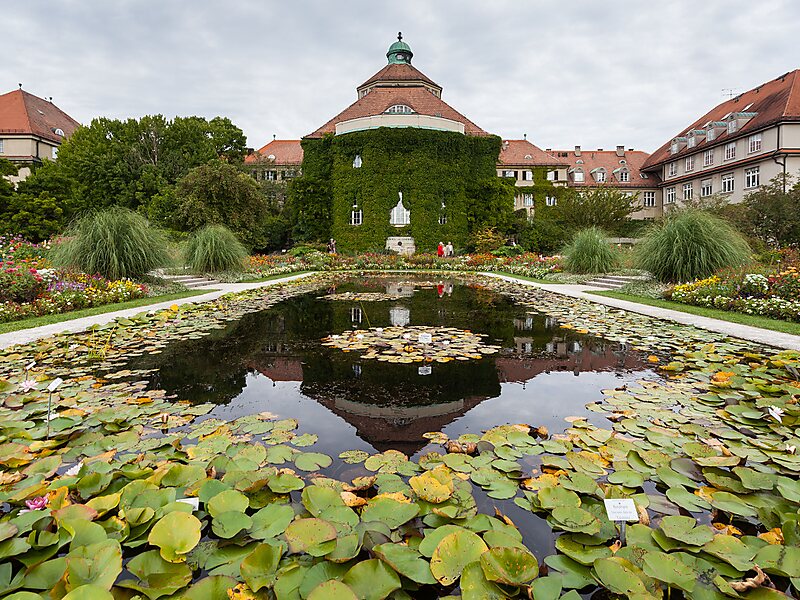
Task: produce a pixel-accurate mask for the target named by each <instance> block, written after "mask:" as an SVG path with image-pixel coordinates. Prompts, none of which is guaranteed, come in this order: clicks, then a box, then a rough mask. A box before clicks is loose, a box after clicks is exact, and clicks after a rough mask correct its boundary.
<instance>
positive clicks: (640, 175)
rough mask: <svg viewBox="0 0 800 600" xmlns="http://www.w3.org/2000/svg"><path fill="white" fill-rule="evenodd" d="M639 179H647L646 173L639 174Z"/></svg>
mask: <svg viewBox="0 0 800 600" xmlns="http://www.w3.org/2000/svg"><path fill="white" fill-rule="evenodd" d="M639 177H641V178H642V179H647V173H639Z"/></svg>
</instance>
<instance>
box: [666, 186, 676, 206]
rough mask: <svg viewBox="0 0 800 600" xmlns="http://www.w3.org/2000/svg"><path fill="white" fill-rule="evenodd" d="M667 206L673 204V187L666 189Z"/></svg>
mask: <svg viewBox="0 0 800 600" xmlns="http://www.w3.org/2000/svg"><path fill="white" fill-rule="evenodd" d="M666 202H667V204H675V187H674V186H673V187H668V188H667V201H666Z"/></svg>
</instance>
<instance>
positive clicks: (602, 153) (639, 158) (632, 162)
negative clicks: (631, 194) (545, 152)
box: [552, 150, 659, 188]
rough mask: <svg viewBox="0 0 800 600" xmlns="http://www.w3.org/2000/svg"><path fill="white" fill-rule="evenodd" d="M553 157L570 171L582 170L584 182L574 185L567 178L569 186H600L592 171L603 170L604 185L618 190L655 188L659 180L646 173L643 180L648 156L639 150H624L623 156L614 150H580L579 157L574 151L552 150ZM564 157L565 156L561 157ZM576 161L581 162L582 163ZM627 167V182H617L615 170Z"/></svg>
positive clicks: (570, 178) (570, 177)
mask: <svg viewBox="0 0 800 600" xmlns="http://www.w3.org/2000/svg"><path fill="white" fill-rule="evenodd" d="M552 154H553V156H555V157H557V158H558V159H559V160H562V161H566V162H565V163H563V164H568V165H569V167H570V169H573V168H577V167H580V168H581V169H583V173H584V182H583V183H576V182H575V181H573V178H572V176H571V175H570V176H569V184H570V185H575V186H589V187H591V186H593V185H601V184H599V183H597V182H596V181H595V180H594V177H592V171H593V170H594V169H600V168H603V169H605V170H606V182H605V185H610V186H613V187H620V188H642V187H656V186H657V184H658V182H659V179H658V177H656V176H655V175H654V174H652V173H647V174H646V175H647V177H646V178H645V179H643V178H642V176H641V169H642V165H643V164H644V163H645V161H646V160H647V158H648V157H649V156H650V155H649V154H648V153H647V152H643V151H641V150H625V151H624V155H623V156H617V152H616V150H581V154H580V156H577V155H576V154H575V151H574V150H553V151H552ZM563 155H566V156H563ZM621 160H624V161H625V163H623V164H620V162H619V161H621ZM578 161H583V162H582V163H580V162H578ZM623 167H627V168H628V171H629V178H628V179H629V181H628V182H627V183H625V182H622V181H619V179H618V177H617V174H615V173H614V171H615V170H617V169H621V168H623Z"/></svg>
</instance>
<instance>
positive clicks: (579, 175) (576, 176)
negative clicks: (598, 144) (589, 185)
mask: <svg viewBox="0 0 800 600" xmlns="http://www.w3.org/2000/svg"><path fill="white" fill-rule="evenodd" d="M572 180H573V181H574V182H575V183H583V171H581V170H580V169H578V170H577V171H575V172H574V173H573V174H572Z"/></svg>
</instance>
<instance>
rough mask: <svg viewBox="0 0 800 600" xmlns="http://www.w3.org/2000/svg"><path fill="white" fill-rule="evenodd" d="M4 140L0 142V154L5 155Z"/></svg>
mask: <svg viewBox="0 0 800 600" xmlns="http://www.w3.org/2000/svg"><path fill="white" fill-rule="evenodd" d="M5 153H6V151H5V140H0V154H5Z"/></svg>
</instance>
